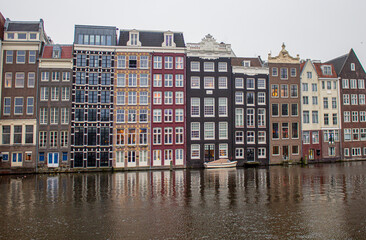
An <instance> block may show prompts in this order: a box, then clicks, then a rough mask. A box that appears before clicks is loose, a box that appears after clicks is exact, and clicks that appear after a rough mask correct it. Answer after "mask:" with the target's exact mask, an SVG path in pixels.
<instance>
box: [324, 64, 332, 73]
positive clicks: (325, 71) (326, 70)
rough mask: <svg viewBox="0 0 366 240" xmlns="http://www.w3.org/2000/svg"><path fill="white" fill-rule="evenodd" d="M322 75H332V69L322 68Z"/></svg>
mask: <svg viewBox="0 0 366 240" xmlns="http://www.w3.org/2000/svg"><path fill="white" fill-rule="evenodd" d="M322 72H323V75H332V67H331V66H329V65H325V66H322Z"/></svg>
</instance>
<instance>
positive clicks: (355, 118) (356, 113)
mask: <svg viewBox="0 0 366 240" xmlns="http://www.w3.org/2000/svg"><path fill="white" fill-rule="evenodd" d="M352 122H358V112H357V111H353V112H352Z"/></svg>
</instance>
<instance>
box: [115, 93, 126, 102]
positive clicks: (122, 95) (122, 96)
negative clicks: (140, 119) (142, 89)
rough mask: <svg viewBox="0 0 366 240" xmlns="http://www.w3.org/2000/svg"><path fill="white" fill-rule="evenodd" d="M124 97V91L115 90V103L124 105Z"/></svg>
mask: <svg viewBox="0 0 366 240" xmlns="http://www.w3.org/2000/svg"><path fill="white" fill-rule="evenodd" d="M125 99H126V94H125V92H117V105H124V104H125Z"/></svg>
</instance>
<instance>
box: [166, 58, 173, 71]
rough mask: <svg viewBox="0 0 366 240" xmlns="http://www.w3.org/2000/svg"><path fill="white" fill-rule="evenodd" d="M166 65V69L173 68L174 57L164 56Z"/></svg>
mask: <svg viewBox="0 0 366 240" xmlns="http://www.w3.org/2000/svg"><path fill="white" fill-rule="evenodd" d="M164 67H165V69H173V57H171V56H166V57H165V58H164Z"/></svg>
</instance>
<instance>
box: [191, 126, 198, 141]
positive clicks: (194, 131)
mask: <svg viewBox="0 0 366 240" xmlns="http://www.w3.org/2000/svg"><path fill="white" fill-rule="evenodd" d="M191 139H192V140H200V123H199V122H192V123H191Z"/></svg>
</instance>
